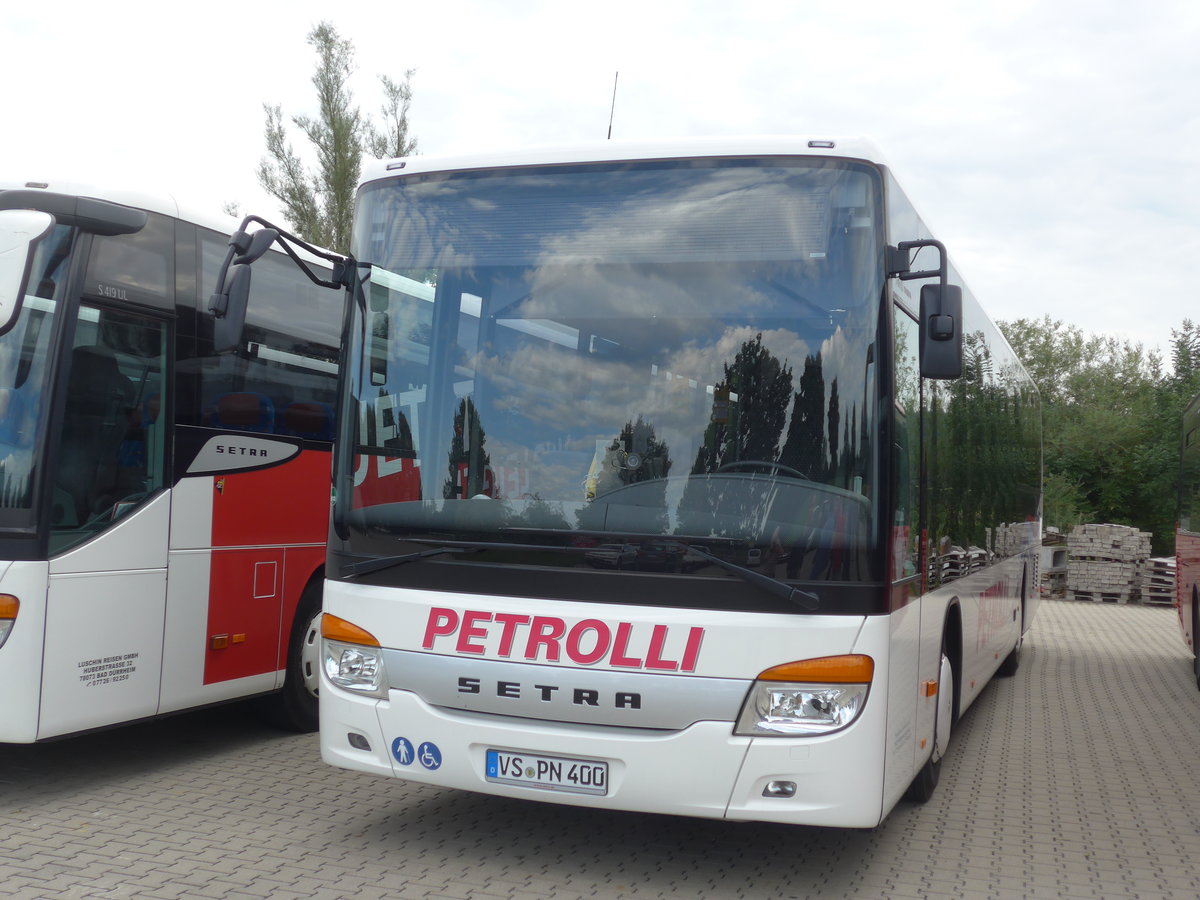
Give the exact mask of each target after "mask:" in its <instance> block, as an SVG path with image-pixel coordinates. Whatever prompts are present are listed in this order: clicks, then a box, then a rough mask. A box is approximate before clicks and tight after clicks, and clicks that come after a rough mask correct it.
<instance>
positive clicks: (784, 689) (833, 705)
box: [734, 655, 875, 737]
mask: <svg viewBox="0 0 1200 900" xmlns="http://www.w3.org/2000/svg"><path fill="white" fill-rule="evenodd" d="M874 671H875V663H874V660H872V659H871V657H869V656H861V655H850V656H827V657H822V658H821V659H806V660H801V661H799V662H793V663H786V664H785V665H782V666H775V667H774V668H771V669H767V670H766V671H765V672H762V673H760V674H759V676H758V678H757V679H756V680H755V682H754V685H753V687H751V688H750V693H749V695H748V696H747V697H746V702H745V703H744V704H742V711H741V714H740V715H739V716H738V721H737V726H736V727H735V729H734V733H735V734H738V735H743V736H750V737H754V736H776V737H800V736H807V735H818V734H828V733H830V732H833V731H837V730H838V729H841V728H845V727H846V726H847V725H849V724H850V723H851V722H853V721H854V720H855V719H856V718H858V715H859V714H860V713H861V712H862V710H863V706H864V705H865V704H866V702H867V694H868V693H869V692H870V688H871V678H872V676H873V675H874Z"/></svg>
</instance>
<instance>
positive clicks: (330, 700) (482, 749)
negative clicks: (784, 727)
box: [321, 582, 919, 827]
mask: <svg viewBox="0 0 1200 900" xmlns="http://www.w3.org/2000/svg"><path fill="white" fill-rule="evenodd" d="M434 608H444V609H457V610H459V611H463V610H487V611H491V612H495V613H521V614H541V615H553V616H555V617H560V618H562V619H564V620H565V621H567V622H568V623H570V622H572V621H579V620H583V619H600V620H602V621H605V622H607V623H609V624H610V626H612V625H613V624H614V623H617V622H631V623H634V625H635V627H636V626H638V625H639V624H642V623H645V624H646V626H647V627H649V625H650V624H651V623H657V624H666V625H670V626H680V627H683V626H686V627H689V628H690V627H703V628H705V637H704V643H703V649H702V651H701V652H700V654H699V657H698V660H697V666H696V671H695V673H689V674H686V675H684V674H677V675H675V676H673V677H678V678H684V679H687V680H689V681H691V682H693V683H694V684H695V690H696V691H697V692H703V691H704V690H705V681H706V679H708V678H725V679H728V678H736V679H744V680H745V682H746V687H747V689H749V686H750V683H751V682H752V681H753V679H754V677H755V676H756V675H757V674H758V673H759V672H761V671H762V670H763V669H765V668H767V667H770V666H772V665H777V664H780V663H784V662H790V661H793V660H800V659H807V658H812V657H818V656H829V655H837V654H842V653H865V654H867V655H869V656H871V657H872V658H873V659H874V660H875V663H876V677H875V682H874V684H873V685H872V688H871V691H872V696H871V697H869V698H868V700H867V703H866V706H865V708H864V710H863V713H862V714H861V715H860V716H859V718H858V719H857V720H856V721H855V722H854V723H853V724H852V725H851V726H849V727H848V728H846V729H844V730H842V731H840V732H837V733H834V734H830V735H825V736H821V737H807V738H786V737H769V738H764V737H757V738H750V737H740V736H735V735H734V734H733V730H734V725H733V722H731V721H700V722H696V723H694V724H693V725H691V726H689V727H686V728H682V729H680V730H676V731H652V730H647V729H636V728H615V727H603V726H592V725H581V724H573V723H560V722H554V721H547V720H537V719H525V718H514V717H508V716H502V715H495V714H483V713H475V712H467V711H463V710H457V709H448V708H444V707H437V706H433V705H431V704H429V703H427V702H426V701H425V700H424V699H422V698H421V697H418V696H417V695H416V694H415V693H413V692H411V691H406V690H395V689H393V690H391V691H390V692H389V696H388V699H387V700H377V699H373V698H364V697H360V696H355V695H352V694H350V693H348V692H346V691H344V690H341V689H339V688H337V687H334V686H333V685H332V684H331V683H330V682H329V681H328V680H327V679H323V683H322V686H321V749H322V757H323V758H324V759H325V761H326V762H328V763H330V764H332V765H336V766H341V767H344V768H349V769H355V770H359V771H364V772H372V773H375V774H379V775H392V776H396V777H403V778H406V779H410V780H414V781H422V782H426V783H429V784H436V785H441V786H445V787H452V788H460V789H465V790H473V791H479V792H483V793H490V794H497V795H501V796H511V797H523V798H526V799H532V800H540V801H546V802H554V803H564V804H569V805H576V806H592V807H599V808H611V809H625V810H635V811H643V812H655V813H670V814H680V815H690V816H701V817H713V818H729V819H744V820H757V821H779V822H791V823H798V824H814V825H830V826H846V827H872V826H874V825H876V824H878V822H879V821H880V820H881V818H882V817H883V815H884V813H885V812H886V811H887V809H890V806H891V804H892V803H894V799H895V798H898V797H899V794H900V793H902V791H903V789H904V788H905V787H907V786H908V784H909V782H910V781H911V780H912V776H913V774H914V772H915V769H916V766H917V762H916V759H917V753H916V751H915V750H914V747H915V746H916V736H915V735H914V733H913V728H912V724H911V718H909V717H902V718H897V719H895V720H894V722H895V723H899V724H896V725H895V727H896V729H897V733H895V734H889V733H888V728H889V722H888V702H889V697H888V693H889V692H890V691H891V690H892V678H890V677H889V666H890V665H891V661H890V656H891V654H890V651H889V646H890V644H891V642H892V641H893V640H894V638H895V635H894V634H892V629H893V625H894V623H895V622H899V623H900V628H899V631H900V632H901V634H902V636H903V638H904V640H905V641H906V642H907V644H908V646H909V647H911V648H912V649H913V651H914V652H913V653H912V654H911V655H912V656H913V657H915V655H916V654H915V645H916V643H917V640H918V633H919V629H918V622H919V617H918V615H917V612H916V609H915V607H914V610H913V611H911V612H909V613H907V614H905V615H903V616H901V617H899V618H897V617H889V616H875V617H870V618H865V619H864V618H862V617H852V616H812V615H794V616H793V615H770V614H753V615H750V614H744V613H734V612H724V611H709V610H688V609H665V608H647V607H633V606H618V605H612V606H609V605H604V606H598V605H596V604H584V603H572V602H562V601H560V602H555V603H554V604H553V605H552V606H550V605H548V604H545V603H544V602H538V601H533V600H523V599H519V598H502V597H487V596H479V595H457V594H451V593H433V592H424V591H415V590H405V589H395V588H372V587H369V586H358V585H355V586H346V585H344V584H342V583H339V582H327V583H326V593H325V611H326V612H328V613H332V614H334V615H339V616H342V617H343V618H346V619H348V620H350V621H352V622H353V623H354V624H355V625H358V626H360V627H362V628H365V629H366V630H368V631H370V632H371V633H372V634H373V635H374V636H375V637H376V638H378V639H379V641H380V643H381V644H382V645H383V646H384V647H385V648H394V649H403V650H413V651H420V650H421V649H422V646H421V645H422V641H423V638H424V636H425V632H426V624H427V620H428V619H429V615H430V610H431V609H434ZM485 643H486V644H487V645H488V652H487V653H485V654H484V655H483V656H482V657H480V656H477V655H472V658H473V659H478V658H485V659H501V658H503V657H500V656H499V655H498V654H497V653H496V646H495V643H494V642H492V641H485ZM426 652H428V651H426ZM435 655H437V656H450V657H454V656H456V655H461V654H456V653H455V651H454V650H453V649H451V650H450V651H449V652H448V653H437V654H435ZM906 655H909V654H906ZM507 660H508V661H511V656H510V657H508V658H507ZM529 665H530V668H531V669H533V670H537V669H539V668H540V669H541V670H542V671H550V668H551V667H547V666H545V665H544V664H542V665H540V666H539V664H538V663H530V664H529ZM554 666H555V667H557V666H566V667H569V668H576V669H579V668H587V667H584V666H575V665H572V664H571V663H570V662H567V661H563V660H559V661H558V662H556V663H555V664H554ZM591 668H593V669H604V670H606V671H614V669H612V668H610V667H604V666H594V667H591ZM915 668H916V667H915V664H907V665H902V666H901V667H900V671H901V672H902V673H904V677H906V678H911V677H912V675H913V673H914V672H915ZM628 682H629V690H631V691H635V690H637V689H638V688H637V683H638V674H637V673H636V672H630V673H629V679H628ZM916 688H917V685H916V683H915V681H909V683H908V685H907V686H903V685H902V686H900V687H897V688H896V692H897V693H898V694H899V695H900V696H901V697H903V696H904V695H907V699H906V701H905V702H906V703H907V704H908V705H909V706H911V705H912V704H913V703H914V702H916V701H915V700H914V699H913V696H914V695H915V693H916ZM735 712H736V711H735ZM350 733H356V734H361V735H364V736H366V737H367V738H368V740H369V743H370V747H371V749H370V750H361V749H356V748H355V747H353V746H352V745H351V744H350V742H349V740H348V737H347V736H348V734H350ZM401 737H402V738H405V739H407V740H408V741H409V742H410V743H411V745H412V746H414V747H415V746H418V745H419V744H421V743H424V742H432V743H433V744H436V745H437V747H438V748H439V750H440V751H441V757H442V761H441V764H440V766H439V767H438V768H437V769H436V770H428V769H424V768H422V767H421V766H417V765H408V766H401V765H400V764H399V763H397V762H396V761H395V760H394V758H393V756H392V749H391V748H392V743H393V741H395V740H396V739H397V738H401ZM885 747H886V748H888V749H889V751H891V752H889V753H888V754H887V755H886V756H885V753H884V748H885ZM489 749H500V750H512V751H524V752H526V753H540V754H548V755H551V756H560V757H567V758H575V759H586V760H602V761H605V762H607V763H608V765H609V790H608V793H607V795H606V796H593V795H582V794H571V793H561V792H548V791H545V790H541V789H537V788H528V787H521V786H516V785H506V784H497V783H493V782H488V781H486V780H485V779H484V755H485V753H486V751H487V750H489ZM885 766H886V768H887V769H889V770H893V771H889V772H886V773H885ZM772 780H789V781H795V782H796V784H797V786H798V788H797V792H796V795H795V796H794V797H792V798H788V799H783V798H766V797H764V796H763V789H764V788H765V786H766V784H767V783H768V782H769V781H772ZM885 784H886V785H887V790H886V792H885ZM885 799H886V800H887V801H888V802H887V805H886V806H885Z"/></svg>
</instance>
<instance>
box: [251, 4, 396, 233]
mask: <svg viewBox="0 0 1200 900" xmlns="http://www.w3.org/2000/svg"><path fill="white" fill-rule="evenodd" d="M308 43H309V44H310V45H311V46H312V47H313V49H314V50H316V53H317V68H316V72H315V73H314V74H313V78H312V83H313V87H315V88H316V91H317V108H318V112H317V114H316V115H315V116H303V115H297V116H292V117H291V123H292V124H293V125H294V126H295V127H296V128H298V129H299V130H300V131H301V132H302V133H303V134H304V137H305V138H306V139H307V140H308V142H309V144H310V145H311V148H312V150H313V151H314V152H315V156H316V165H315V167H313V168H312V169H311V170H310V168H309V167H308V166H306V165H305V163H304V160H303V159H302V158H301V155H300V154H299V153H298V152H297V151H296V150H295V149H293V147H292V144H291V141H290V138H289V135H288V128H287V125H286V124H285V123H284V115H283V108H282V106H280V105H279V104H275V105H271V104H267V103H264V104H263V110H264V111H265V112H266V116H267V120H266V129H265V137H266V142H267V156H266V157H265V158H264V159H263V160H262V161H261V162H260V163H259V167H258V181H259V184H261V185H262V187H263V189H264V190H265V191H266V192H267V193H269V194H270V195H271V196H272V197H274V198H275V199H277V200H278V201H279V202H280V203H281V204H283V215H284V218H285V219H286V220H287V223H288V225H289V227H290V228H291V230H292V231H293V232H295V234H297V235H298V236H299V237H301V238H303V239H304V240H306V241H309V242H310V243H313V244H317V245H318V246H322V247H326V248H328V249H330V250H335V251H337V252H339V253H346V252H348V251H349V248H350V226H351V223H352V221H353V214H354V191H355V188H356V187H357V186H358V179H359V174H360V173H361V170H362V158H363V157H364V156H367V155H372V156H375V157H376V158H379V159H385V158H387V159H390V158H392V157H396V156H410V155H412V154H413V153H415V152H416V149H417V141H416V139H415V138H414V137H412V136H411V135H410V134H409V122H408V114H409V107H410V105H411V103H412V76H413V71H414V70H412V69H409V70H408V71H407V72H405V74H404V79H403V80H402V81H395V80H393V79H391V78H389V77H387V76H386V75H384V76H382V77H381V79H380V80H381V83H382V86H383V94H384V102H383V105H382V107H381V110H380V111H381V116H382V124H381V126H380V127H379V128H377V127H376V126H375V124H374V123H373V121H372V120H371V117H370V116H368V115H364V114H363V113H362V112H361V111H360V110H359V108H358V107H357V106H356V105H355V102H354V95H353V93H352V91H351V90H350V86H349V81H350V76H351V75H352V74H353V72H354V46H353V44H352V43H351V42H350V41H349V40H347V39H345V38H342V37H341V36H340V35H339V34H338V32H337V29H336V28H334V27H333V25H332V24H331V23H329V22H321V23H320V24H318V25H317V26H316V27H314V28H313V29H312V31H310V32H309V34H308Z"/></svg>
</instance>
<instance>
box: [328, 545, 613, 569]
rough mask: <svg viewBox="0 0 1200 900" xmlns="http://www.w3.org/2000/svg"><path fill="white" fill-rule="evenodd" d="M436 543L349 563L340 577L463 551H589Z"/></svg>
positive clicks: (547, 546)
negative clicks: (413, 550) (405, 551)
mask: <svg viewBox="0 0 1200 900" xmlns="http://www.w3.org/2000/svg"><path fill="white" fill-rule="evenodd" d="M410 540H411V542H412V543H415V544H424V543H434V542H433V541H423V540H420V539H419V538H418V539H410ZM436 543H437V544H438V546H436V547H430V548H429V549H428V550H418V551H417V552H416V553H405V554H402V555H401V556H379V557H376V558H375V559H366V560H363V561H362V562H356V563H350V564H349V565H346V566H342V570H341V574H342V577H343V578H349V577H351V576H354V575H367V574H369V573H371V572H378V571H380V570H381V569H390V568H391V567H392V566H402V565H404V564H405V563H410V562H415V561H416V560H418V559H426V558H428V557H430V556H441V555H442V554H443V553H462V552H464V551H465V552H468V553H470V552H473V551H476V550H539V551H557V552H559V553H585V552H587V551H588V550H589V549H591V548H589V547H563V546H562V545H560V544H510V543H506V542H504V541H437V542H436Z"/></svg>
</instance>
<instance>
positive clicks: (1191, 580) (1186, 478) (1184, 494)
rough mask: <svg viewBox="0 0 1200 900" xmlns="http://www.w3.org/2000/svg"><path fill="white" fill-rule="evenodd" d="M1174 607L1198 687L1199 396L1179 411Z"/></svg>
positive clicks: (1199, 659) (1199, 680) (1199, 682)
mask: <svg viewBox="0 0 1200 900" xmlns="http://www.w3.org/2000/svg"><path fill="white" fill-rule="evenodd" d="M1175 608H1176V609H1177V610H1178V612H1179V627H1180V630H1181V632H1182V634H1183V642H1184V643H1185V644H1186V645H1187V648H1188V650H1189V651H1191V654H1192V670H1193V672H1194V673H1195V676H1196V685H1197V687H1200V651H1198V650H1197V641H1198V640H1200V396H1196V397H1194V398H1192V401H1191V402H1190V403H1189V404H1188V406H1187V409H1185V410H1184V413H1183V443H1182V447H1181V450H1180V454H1179V510H1178V514H1177V517H1176V525H1175Z"/></svg>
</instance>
